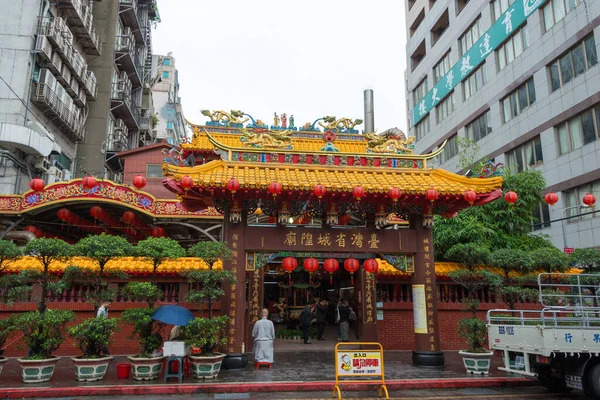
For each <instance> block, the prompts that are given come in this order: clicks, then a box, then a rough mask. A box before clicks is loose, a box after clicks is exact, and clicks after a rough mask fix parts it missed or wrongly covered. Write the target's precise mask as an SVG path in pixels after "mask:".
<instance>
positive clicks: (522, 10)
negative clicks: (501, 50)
mask: <svg viewBox="0 0 600 400" xmlns="http://www.w3.org/2000/svg"><path fill="white" fill-rule="evenodd" d="M545 2H546V0H516V1H515V2H514V3H513V5H512V6H510V7H509V8H508V10H506V12H505V13H504V14H503V15H502V16H501V17H500V18H498V20H497V21H496V22H495V23H494V24H493V25H492V26H491V27H490V29H488V30H487V32H485V33H484V34H483V35H482V36H481V37H480V38H479V40H478V41H477V42H475V43H474V44H473V46H472V47H471V48H470V49H469V50H468V51H467V52H466V53H465V54H464V55H463V56H462V57H461V58H460V60H459V61H458V62H457V63H456V64H455V65H454V66H453V67H452V68H451V69H450V70H449V71H448V72H447V73H446V75H444V77H442V79H440V80H439V82H438V83H437V84H436V85H435V86H434V87H433V88H432V89H431V90H430V91H429V92H427V94H426V95H425V97H423V99H422V100H421V101H420V102H419V104H416V105H415V107H414V108H413V109H412V110H411V118H410V120H411V124H412V125H413V126H414V125H415V124H417V123H418V122H419V121H420V120H421V119H423V118H424V117H425V116H426V115H427V114H428V113H429V112H430V111H431V110H432V109H433V107H435V106H436V105H437V104H438V103H439V102H440V101H442V100H443V99H444V98H445V97H446V96H448V95H449V94H450V92H451V91H452V90H453V89H454V88H455V87H456V86H458V84H459V83H461V82H462V81H463V80H464V79H465V78H466V77H467V76H469V74H470V73H471V72H473V71H474V70H475V69H476V68H477V67H478V66H479V65H481V64H482V63H483V61H484V60H485V58H486V57H487V56H488V55H489V54H490V53H491V52H492V51H493V50H495V49H496V48H498V47H499V46H500V45H501V44H502V43H503V42H504V41H505V40H506V39H507V38H508V37H509V36H510V35H512V34H513V33H514V32H515V31H516V30H517V29H519V28H520V27H521V26H522V25H523V24H524V23H525V21H527V17H529V15H531V13H532V12H534V11H535V10H536V9H538V8H539V7H540V6H541V5H542V4H544V3H545Z"/></svg>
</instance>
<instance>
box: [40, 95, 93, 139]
mask: <svg viewBox="0 0 600 400" xmlns="http://www.w3.org/2000/svg"><path fill="white" fill-rule="evenodd" d="M31 102H32V103H33V104H35V105H36V106H37V107H38V108H39V110H40V111H41V112H42V113H44V115H46V116H47V117H48V118H49V119H50V120H51V121H52V122H53V123H54V124H55V125H56V126H57V127H58V129H60V130H61V131H62V132H63V133H65V134H66V135H67V137H68V138H69V139H71V140H73V141H74V142H83V141H84V140H85V134H86V131H85V129H83V125H84V124H83V122H82V118H81V114H80V113H79V111H78V109H74V110H76V111H74V110H73V109H69V108H68V107H67V106H66V105H65V104H64V103H63V102H62V100H61V99H60V98H59V97H58V96H57V95H56V93H54V91H53V90H52V89H51V88H50V86H49V85H47V84H45V83H34V84H33V90H32V94H31Z"/></svg>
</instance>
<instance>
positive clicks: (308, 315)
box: [300, 304, 314, 344]
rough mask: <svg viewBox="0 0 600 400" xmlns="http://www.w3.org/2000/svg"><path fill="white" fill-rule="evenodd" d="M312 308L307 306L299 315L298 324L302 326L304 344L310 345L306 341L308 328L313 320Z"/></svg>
mask: <svg viewBox="0 0 600 400" xmlns="http://www.w3.org/2000/svg"><path fill="white" fill-rule="evenodd" d="M313 310H314V306H311V305H310V304H307V305H305V306H304V309H303V310H302V312H301V313H300V324H301V325H302V335H303V336H304V344H310V342H309V341H308V328H309V327H310V323H311V322H312V319H313Z"/></svg>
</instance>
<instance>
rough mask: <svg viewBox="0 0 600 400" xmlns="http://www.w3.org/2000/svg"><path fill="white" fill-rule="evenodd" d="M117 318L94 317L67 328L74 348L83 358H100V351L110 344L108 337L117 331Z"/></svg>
mask: <svg viewBox="0 0 600 400" xmlns="http://www.w3.org/2000/svg"><path fill="white" fill-rule="evenodd" d="M118 321H119V320H118V319H117V318H104V317H94V318H88V319H86V320H84V321H83V322H82V323H80V324H78V325H75V326H73V327H71V328H69V330H68V332H69V335H71V336H72V337H73V339H74V340H75V343H73V345H74V346H78V347H79V349H80V350H81V352H82V353H83V358H100V357H102V355H101V353H102V350H103V349H104V348H105V347H106V346H108V344H109V343H110V337H111V336H112V334H113V333H114V332H115V330H117V323H118Z"/></svg>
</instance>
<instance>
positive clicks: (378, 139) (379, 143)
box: [364, 128, 415, 154]
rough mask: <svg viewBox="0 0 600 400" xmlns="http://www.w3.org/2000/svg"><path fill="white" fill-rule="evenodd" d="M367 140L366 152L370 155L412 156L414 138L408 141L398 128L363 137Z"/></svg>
mask: <svg viewBox="0 0 600 400" xmlns="http://www.w3.org/2000/svg"><path fill="white" fill-rule="evenodd" d="M364 136H365V138H367V140H368V143H367V151H368V152H370V153H388V154H390V153H391V154H412V152H413V149H414V144H413V143H414V142H415V137H414V136H411V137H409V138H408V139H407V138H406V135H405V134H404V132H402V131H401V130H400V129H398V128H392V129H388V130H386V131H384V132H382V133H380V134H377V133H376V132H373V133H367V134H365V135H364Z"/></svg>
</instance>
